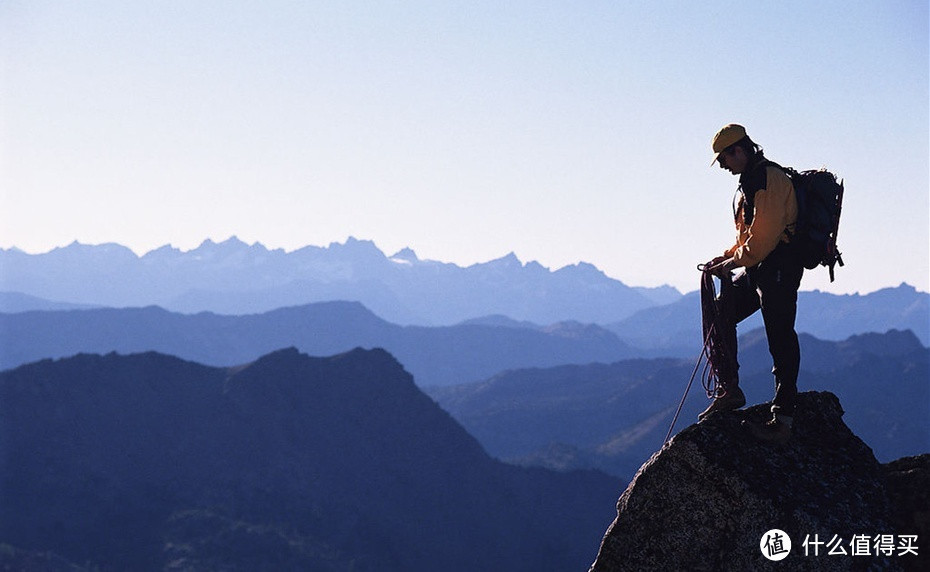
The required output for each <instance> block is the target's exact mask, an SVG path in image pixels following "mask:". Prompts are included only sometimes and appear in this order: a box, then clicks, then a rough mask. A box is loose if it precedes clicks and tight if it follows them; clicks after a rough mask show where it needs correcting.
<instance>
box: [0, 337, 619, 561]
mask: <svg viewBox="0 0 930 572" xmlns="http://www.w3.org/2000/svg"><path fill="white" fill-rule="evenodd" d="M0 445H2V448H0V452H2V455H0V475H2V478H0V543H2V545H3V547H4V548H3V550H0V561H3V558H4V557H9V558H11V559H13V560H14V561H23V560H24V559H25V558H27V557H26V556H22V555H23V554H25V555H30V554H36V553H48V552H51V553H54V554H55V555H57V557H56V558H63V559H65V560H67V561H70V562H75V563H80V564H83V565H84V569H88V570H89V569H100V570H324V571H330V570H333V571H334V570H355V571H365V570H379V571H381V570H386V571H390V570H398V571H400V570H404V571H408V570H413V571H417V570H423V571H427V570H428V571H433V570H462V571H465V570H491V569H502V568H503V569H508V570H527V571H530V570H534V571H535V570H553V571H555V570H572V569H574V570H579V569H583V567H584V566H587V565H588V564H589V563H590V562H591V560H592V558H593V554H594V553H595V552H596V549H597V543H598V539H599V538H600V535H601V532H602V531H603V529H604V527H605V526H606V525H607V523H609V521H610V518H611V515H610V513H611V508H612V506H613V499H615V498H616V495H617V491H618V483H617V481H616V479H614V478H610V477H607V476H606V475H603V474H601V473H597V472H590V471H588V472H575V473H571V474H563V473H557V472H552V471H547V470H543V469H526V468H520V467H515V466H511V465H505V464H503V463H500V462H498V461H495V460H494V459H492V458H491V457H489V456H488V455H487V454H486V453H485V452H484V451H483V450H482V448H481V446H480V445H479V444H478V443H477V442H476V441H475V440H474V438H472V437H471V436H469V435H468V434H467V433H466V432H465V431H464V430H463V429H462V428H461V427H460V426H459V425H458V424H456V423H455V421H454V420H453V419H452V418H451V417H449V415H448V414H447V413H445V412H444V411H442V410H441V409H440V408H439V407H438V406H436V404H435V403H434V402H433V401H432V400H430V399H429V398H428V397H427V396H425V395H424V394H423V393H422V392H420V390H419V389H417V387H416V386H415V385H414V383H413V381H412V379H411V377H410V375H409V374H408V373H407V372H405V371H404V370H403V368H402V367H401V365H400V364H399V363H398V362H397V361H396V360H395V359H394V358H393V357H392V356H390V355H389V354H388V353H387V352H384V351H383V350H353V351H350V352H348V353H345V354H341V355H336V356H332V357H326V358H311V357H309V356H306V355H303V354H300V353H299V352H298V351H297V350H295V349H286V350H281V351H277V352H274V353H271V354H268V355H266V356H263V357H262V358H260V359H258V360H256V361H254V362H252V363H250V364H247V365H244V366H241V367H237V368H214V367H207V366H204V365H200V364H197V363H193V362H189V361H184V360H180V359H178V358H176V357H170V356H165V355H162V354H157V353H153V352H149V353H143V354H135V355H128V356H122V355H116V354H110V355H107V356H100V355H79V356H75V357H71V358H67V359H63V360H43V361H40V362H36V363H33V364H30V365H26V366H22V367H19V368H16V369H13V370H9V371H5V372H3V373H0ZM56 561H57V560H56ZM76 568H77V567H74V568H61V569H76Z"/></svg>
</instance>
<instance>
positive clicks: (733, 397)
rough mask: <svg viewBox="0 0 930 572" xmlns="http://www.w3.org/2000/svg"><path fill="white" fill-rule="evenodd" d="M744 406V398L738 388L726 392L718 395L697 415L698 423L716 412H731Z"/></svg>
mask: <svg viewBox="0 0 930 572" xmlns="http://www.w3.org/2000/svg"><path fill="white" fill-rule="evenodd" d="M744 405H746V396H745V395H743V390H742V389H740V388H739V387H734V388H733V389H728V390H726V391H725V392H724V393H723V395H718V396H717V397H715V398H714V401H713V402H712V403H711V404H710V405H709V406H708V407H707V409H705V410H704V411H702V412H701V413H700V414H699V415H698V421H703V420H704V419H705V418H707V416H708V415H710V414H711V413H714V412H717V411H733V410H734V409H739V408H740V407H742V406H744Z"/></svg>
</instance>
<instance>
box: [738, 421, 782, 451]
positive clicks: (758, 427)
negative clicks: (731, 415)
mask: <svg viewBox="0 0 930 572" xmlns="http://www.w3.org/2000/svg"><path fill="white" fill-rule="evenodd" d="M789 419H790V418H784V420H782V419H779V418H778V417H773V418H771V419H769V420H768V421H766V422H765V423H761V424H760V423H750V422H747V421H744V422H743V423H744V424H746V425H748V426H749V432H750V433H752V436H753V437H755V438H756V439H760V440H762V441H768V442H770V443H779V444H783V443H786V442H787V441H788V439H790V438H791V422H790V421H789Z"/></svg>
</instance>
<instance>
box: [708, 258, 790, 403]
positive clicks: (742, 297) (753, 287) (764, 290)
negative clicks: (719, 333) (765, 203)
mask: <svg viewBox="0 0 930 572" xmlns="http://www.w3.org/2000/svg"><path fill="white" fill-rule="evenodd" d="M803 274H804V267H803V266H802V265H801V263H800V262H799V261H798V260H797V257H796V256H795V255H794V254H793V253H792V252H791V250H790V249H789V248H788V246H787V244H784V243H782V244H780V245H779V246H778V247H777V248H776V249H775V250H774V251H772V253H771V254H769V255H768V256H767V257H766V258H765V260H763V261H762V262H760V263H759V264H757V265H756V266H753V267H752V268H749V269H748V270H747V271H746V273H745V274H742V275H740V276H738V277H737V278H736V279H734V280H733V286H732V287H728V288H721V292H720V296H721V300H720V304H721V306H722V307H724V308H727V309H729V311H730V312H732V313H733V316H734V318H735V319H734V320H732V321H731V322H730V324H731V327H729V328H728V331H727V332H726V333H725V336H726V343H727V346H728V347H730V348H734V350H735V349H736V347H737V345H736V324H737V323H738V322H742V321H743V320H745V319H746V318H748V317H749V316H751V315H752V314H754V313H755V312H756V310H759V309H761V310H762V321H763V322H764V323H765V335H766V337H767V338H768V342H769V353H770V354H772V362H773V366H774V367H773V368H772V373H773V374H774V376H775V399H774V400H773V401H772V413H778V414H781V415H788V416H790V415H793V413H794V404H795V401H796V399H797V394H798V370H799V369H800V366H801V348H800V345H799V344H798V334H797V332H795V330H794V322H795V318H796V317H797V312H798V288H799V287H800V285H801V276H802V275H803ZM727 298H729V299H727ZM733 361H734V362H736V356H735V355H734V356H733ZM731 368H732V369H731V371H733V372H736V371H738V368H739V363H738V362H736V363H733V364H731ZM733 377H734V379H733V380H732V381H731V383H732V384H736V385H738V384H739V377H738V376H737V375H734V376H733Z"/></svg>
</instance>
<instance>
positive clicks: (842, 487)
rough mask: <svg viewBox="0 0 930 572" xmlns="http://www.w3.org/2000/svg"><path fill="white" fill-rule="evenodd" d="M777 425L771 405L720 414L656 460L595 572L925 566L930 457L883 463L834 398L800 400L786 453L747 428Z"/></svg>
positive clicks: (621, 510)
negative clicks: (772, 420) (770, 419)
mask: <svg viewBox="0 0 930 572" xmlns="http://www.w3.org/2000/svg"><path fill="white" fill-rule="evenodd" d="M770 415H771V414H770V413H769V411H768V405H767V404H766V405H757V406H754V407H750V408H747V409H745V410H742V411H735V412H728V413H718V414H715V415H712V416H710V417H709V418H707V419H706V420H704V421H702V422H700V423H697V424H695V425H692V426H690V427H688V428H686V429H684V430H682V431H681V432H680V433H679V434H678V435H676V436H675V437H674V438H673V439H672V440H671V441H670V442H669V443H668V444H666V445H665V446H664V447H663V448H662V449H661V450H660V451H658V452H657V453H656V454H654V455H653V456H652V458H650V459H649V460H648V461H647V462H646V463H645V464H644V465H643V466H642V467H641V468H640V470H639V471H638V472H637V474H636V476H635V477H634V478H633V480H632V481H631V482H630V485H629V486H628V487H627V489H626V490H625V491H624V493H623V494H622V496H621V497H620V500H619V501H618V503H617V513H618V514H617V518H616V519H615V520H614V522H613V523H612V524H611V525H610V527H609V528H608V530H607V533H606V535H605V536H604V539H603V541H602V543H601V547H600V551H599V552H598V555H597V559H596V560H595V562H594V564H593V565H592V566H591V572H608V571H621V570H636V571H642V570H740V571H743V570H917V569H921V567H922V566H924V565H925V564H926V556H925V553H926V551H927V550H928V549H930V547H927V546H922V545H921V544H926V542H927V540H928V538H930V536H928V535H927V534H926V532H927V514H928V511H927V507H926V503H927V494H926V492H924V491H922V490H921V486H920V484H919V483H920V482H926V481H927V476H928V468H930V462H928V460H930V456H928V455H923V456H921V457H916V458H909V459H903V460H901V461H896V462H894V463H889V464H888V465H887V466H883V465H881V464H880V463H879V462H878V461H877V460H876V459H875V456H874V455H873V454H872V450H871V449H870V448H869V447H868V446H867V445H866V444H865V443H864V442H863V441H862V440H861V439H859V438H858V437H857V436H856V435H854V434H853V433H852V431H850V430H849V428H848V427H847V426H846V424H845V423H844V422H843V420H842V416H843V409H842V407H841V405H840V402H839V400H838V399H837V397H836V396H835V395H833V394H832V393H829V392H807V393H802V394H800V395H799V405H798V409H797V412H796V416H795V421H794V428H793V434H792V437H791V439H790V440H789V441H788V442H787V443H784V444H773V443H767V442H762V441H759V440H757V439H756V438H755V437H754V436H753V435H752V434H751V433H750V431H749V430H748V428H747V427H746V425H745V424H744V421H745V422H748V423H755V422H762V421H764V420H765V419H766V418H768V416H770ZM914 503H916V504H918V505H919V504H920V503H923V504H924V506H922V507H921V506H915V504H914ZM772 531H779V532H774V533H773V532H772ZM913 535H916V538H914V537H913ZM789 543H790V544H789ZM913 552H916V553H917V554H916V555H915V554H913ZM773 558H774V559H775V560H773ZM923 569H924V570H926V569H928V568H923Z"/></svg>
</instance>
